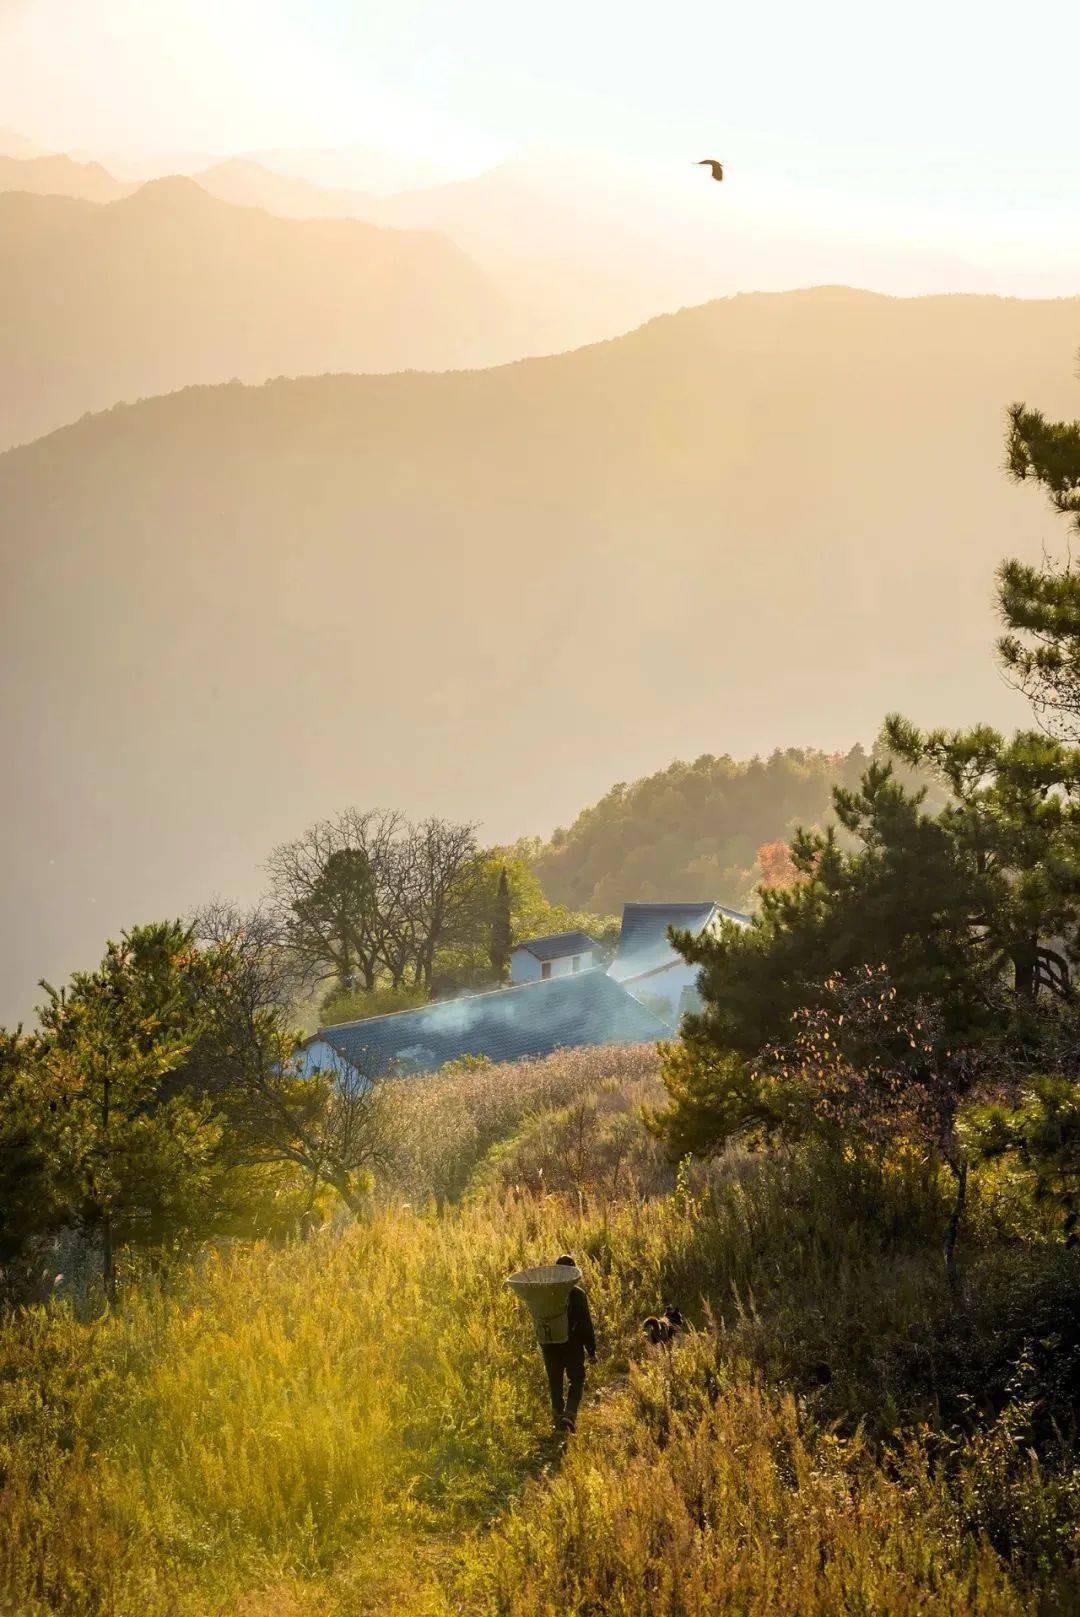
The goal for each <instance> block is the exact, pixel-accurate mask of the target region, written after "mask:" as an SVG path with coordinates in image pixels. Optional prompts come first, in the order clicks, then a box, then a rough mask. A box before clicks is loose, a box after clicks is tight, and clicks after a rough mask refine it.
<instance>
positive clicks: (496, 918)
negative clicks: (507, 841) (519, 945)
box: [488, 866, 514, 982]
mask: <svg viewBox="0 0 1080 1617" xmlns="http://www.w3.org/2000/svg"><path fill="white" fill-rule="evenodd" d="M513 946H514V934H513V928H512V923H511V917H510V883H509V880H508V879H507V875H506V867H505V866H504V867H503V869H502V870H501V871H500V872H499V885H498V887H497V888H496V891H495V903H494V906H493V910H492V916H491V937H490V942H489V945H488V952H489V957H490V960H491V969H492V971H493V973H494V974H495V977H496V978H497V980H498V981H499V982H503V981H504V980H505V978H506V974H507V972H508V971H509V970H510V955H511V952H512V950H513Z"/></svg>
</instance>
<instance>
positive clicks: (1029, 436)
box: [998, 404, 1080, 740]
mask: <svg viewBox="0 0 1080 1617" xmlns="http://www.w3.org/2000/svg"><path fill="white" fill-rule="evenodd" d="M1007 459H1008V468H1009V473H1010V475H1011V476H1012V477H1013V478H1014V479H1015V480H1016V481H1018V482H1024V481H1026V480H1027V479H1028V478H1034V479H1035V481H1036V482H1038V483H1040V484H1041V485H1042V487H1043V488H1044V489H1046V491H1047V493H1048V494H1049V496H1050V502H1051V504H1052V505H1053V507H1054V509H1055V510H1056V511H1059V512H1060V513H1061V515H1062V516H1066V517H1069V518H1070V519H1071V522H1072V525H1073V526H1075V527H1077V528H1080V421H1047V420H1046V419H1045V417H1044V416H1042V415H1040V414H1039V412H1038V411H1037V410H1028V409H1027V408H1026V407H1025V406H1024V405H1022V404H1014V405H1013V407H1012V408H1011V410H1010V411H1009V437H1008V450H1007ZM998 606H999V610H1000V612H1001V616H1002V619H1003V620H1004V623H1005V626H1006V628H1007V629H1008V631H1009V632H1008V633H1007V634H1006V635H1004V636H1003V637H1002V639H1001V640H999V642H998V654H999V656H1000V659H1001V662H1002V663H1003V665H1004V667H1005V669H1006V670H1007V672H1008V673H1009V675H1010V676H1011V677H1012V678H1013V679H1014V680H1015V682H1016V684H1017V685H1018V686H1019V688H1020V689H1021V690H1022V691H1023V692H1024V693H1025V694H1026V695H1027V696H1028V697H1029V699H1030V700H1031V702H1032V704H1033V706H1034V708H1035V711H1036V713H1037V715H1038V717H1039V719H1040V722H1041V723H1042V724H1043V725H1044V726H1045V728H1046V729H1047V730H1048V731H1049V732H1050V733H1051V734H1052V735H1057V736H1060V737H1062V738H1066V739H1073V740H1075V739H1080V573H1078V572H1077V571H1076V570H1075V568H1074V567H1073V565H1072V563H1071V561H1066V562H1065V563H1064V564H1062V565H1056V564H1054V563H1051V562H1047V563H1044V565H1043V566H1042V567H1030V566H1028V565H1027V564H1026V563H1024V562H1020V561H1016V560H1009V561H1006V562H1004V563H1003V564H1002V566H1001V567H1000V568H999V570H998Z"/></svg>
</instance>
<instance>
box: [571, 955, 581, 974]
mask: <svg viewBox="0 0 1080 1617" xmlns="http://www.w3.org/2000/svg"><path fill="white" fill-rule="evenodd" d="M570 970H571V971H580V970H581V956H580V955H579V954H576V955H575V956H574V958H573V960H571V962H570Z"/></svg>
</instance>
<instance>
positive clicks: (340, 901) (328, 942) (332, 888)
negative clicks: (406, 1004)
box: [268, 809, 479, 991]
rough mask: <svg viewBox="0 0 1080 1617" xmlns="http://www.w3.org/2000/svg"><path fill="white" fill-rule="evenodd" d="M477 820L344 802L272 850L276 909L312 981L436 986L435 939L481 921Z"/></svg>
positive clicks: (454, 936) (282, 931)
mask: <svg viewBox="0 0 1080 1617" xmlns="http://www.w3.org/2000/svg"><path fill="white" fill-rule="evenodd" d="M478 857H479V849H478V846H477V841H476V828H475V826H472V825H461V824H456V823H454V822H453V821H450V820H440V819H434V818H432V819H428V820H425V821H423V823H422V824H420V825H415V826H413V825H409V824H408V822H407V821H406V820H405V818H404V816H403V815H401V814H399V813H396V812H394V811H376V810H367V811H361V810H359V809H346V810H344V811H343V812H342V813H341V814H339V815H337V817H336V818H335V819H332V820H322V821H320V822H319V823H318V824H317V825H313V826H311V827H310V829H309V830H307V831H306V832H305V833H304V835H303V836H302V837H299V838H298V839H297V840H296V841H295V842H288V843H284V844H282V846H281V847H279V848H277V849H275V851H274V853H273V854H272V855H271V857H270V860H269V864H268V868H269V871H270V881H271V893H272V897H271V913H272V915H273V917H274V919H275V921H276V925H277V928H278V931H279V936H280V939H281V940H282V942H283V943H284V944H285V945H286V946H287V948H288V951H289V953H290V956H291V957H292V958H293V959H294V960H295V962H296V964H297V967H298V969H299V970H300V972H301V973H302V974H303V976H304V978H305V980H306V981H308V982H309V983H313V984H314V983H320V982H326V981H328V980H336V981H337V982H338V983H340V985H341V986H342V987H343V988H344V989H346V990H350V989H352V988H353V987H355V986H356V984H357V983H358V982H359V983H360V985H361V986H363V987H364V988H365V989H368V990H371V989H373V988H375V987H376V985H377V984H378V982H379V981H380V979H381V980H383V981H388V982H389V983H390V985H391V986H392V987H394V988H399V987H401V986H402V985H403V984H405V983H411V984H414V985H416V986H418V987H423V988H425V989H427V990H429V991H430V988H431V979H432V972H433V969H434V963H435V956H436V953H437V951H438V950H439V948H440V947H441V946H442V945H444V944H446V943H450V942H454V941H457V940H458V938H459V937H460V936H463V935H464V933H465V932H466V931H467V930H468V927H469V925H470V923H472V922H474V921H475V916H474V914H473V910H474V908H475V906H474V905H473V904H472V899H473V896H474V895H473V891H472V889H473V886H474V885H475V883H474V882H473V881H472V880H471V878H472V877H473V876H474V875H475V873H476V870H477V859H478Z"/></svg>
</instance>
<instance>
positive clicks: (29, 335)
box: [0, 159, 511, 446]
mask: <svg viewBox="0 0 1080 1617" xmlns="http://www.w3.org/2000/svg"><path fill="white" fill-rule="evenodd" d="M0 161H2V160H0ZM43 161H48V162H50V163H51V162H53V161H54V160H52V159H48V160H43ZM63 161H65V162H66V160H63ZM25 166H27V167H34V166H35V165H34V164H30V165H25ZM65 172H66V171H65ZM102 173H104V171H102ZM122 189H123V190H124V194H123V195H121V196H120V198H119V199H118V200H115V201H113V202H110V203H107V204H104V205H97V204H95V203H91V202H88V201H85V200H76V199H72V198H68V197H64V196H58V195H48V196H40V195H27V194H25V193H24V192H18V193H15V192H13V193H8V194H4V195H0V248H2V250H0V305H2V306H3V308H4V311H5V317H6V318H5V320H4V322H3V326H2V330H0V445H2V446H7V445H9V444H11V443H13V442H19V441H26V440H28V439H31V438H33V437H36V436H38V435H40V434H41V433H43V432H47V431H49V430H51V429H53V428H55V427H57V426H60V425H62V424H63V423H64V422H67V421H70V420H73V419H75V418H77V417H78V416H80V415H82V414H84V413H85V412H87V411H93V410H101V409H104V408H108V407H109V406H111V405H113V404H115V403H117V402H118V401H121V400H125V399H127V400H132V399H138V398H140V397H145V396H147V395H150V394H159V393H165V392H169V391H171V390H172V389H175V388H178V387H183V386H185V385H188V384H191V383H198V382H220V381H227V380H229V379H230V378H233V377H238V378H240V379H241V380H245V381H262V380H264V379H266V378H267V377H270V376H279V375H283V374H286V375H302V374H306V373H310V372H314V373H319V372H325V371H346V370H352V371H368V372H378V371H391V370H398V369H404V368H407V367H410V366H424V367H429V368H440V367H443V366H459V365H475V364H481V363H490V362H491V361H492V360H493V359H496V358H501V357H505V356H506V354H507V352H508V351H509V347H510V344H511V339H510V336H509V326H510V322H509V318H508V314H507V311H506V308H505V305H504V303H503V301H502V299H501V297H500V295H499V293H498V292H497V290H496V289H495V288H494V287H493V286H492V285H491V284H490V282H488V281H487V280H486V278H485V277H484V276H483V275H482V274H481V273H480V271H479V270H477V269H476V267H475V266H474V265H473V264H471V263H470V261H469V260H468V259H467V258H466V257H465V255H464V254H463V253H462V252H460V250H459V249H458V248H456V247H455V246H454V245H453V244H452V243H451V242H449V241H448V240H446V238H444V237H440V236H438V235H435V234H432V233H425V232H417V231H400V230H393V229H387V228H383V227H380V226H377V225H370V224H365V223H363V222H361V221H359V220H355V219H323V220H293V219H283V218H280V217H277V216H276V215H272V214H270V213H267V212H265V211H263V210H260V209H257V208H246V207H245V208H240V207H236V206H234V205H232V204H229V203H226V202H222V201H220V200H219V199H218V198H216V197H212V196H211V195H210V194H209V193H208V192H207V191H206V190H204V189H203V188H202V187H200V186H199V185H197V184H196V183H195V181H193V180H191V179H187V178H182V177H174V178H171V179H162V180H156V181H151V182H149V183H148V184H146V185H143V186H139V187H136V188H133V189H130V188H128V189H125V188H122Z"/></svg>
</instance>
